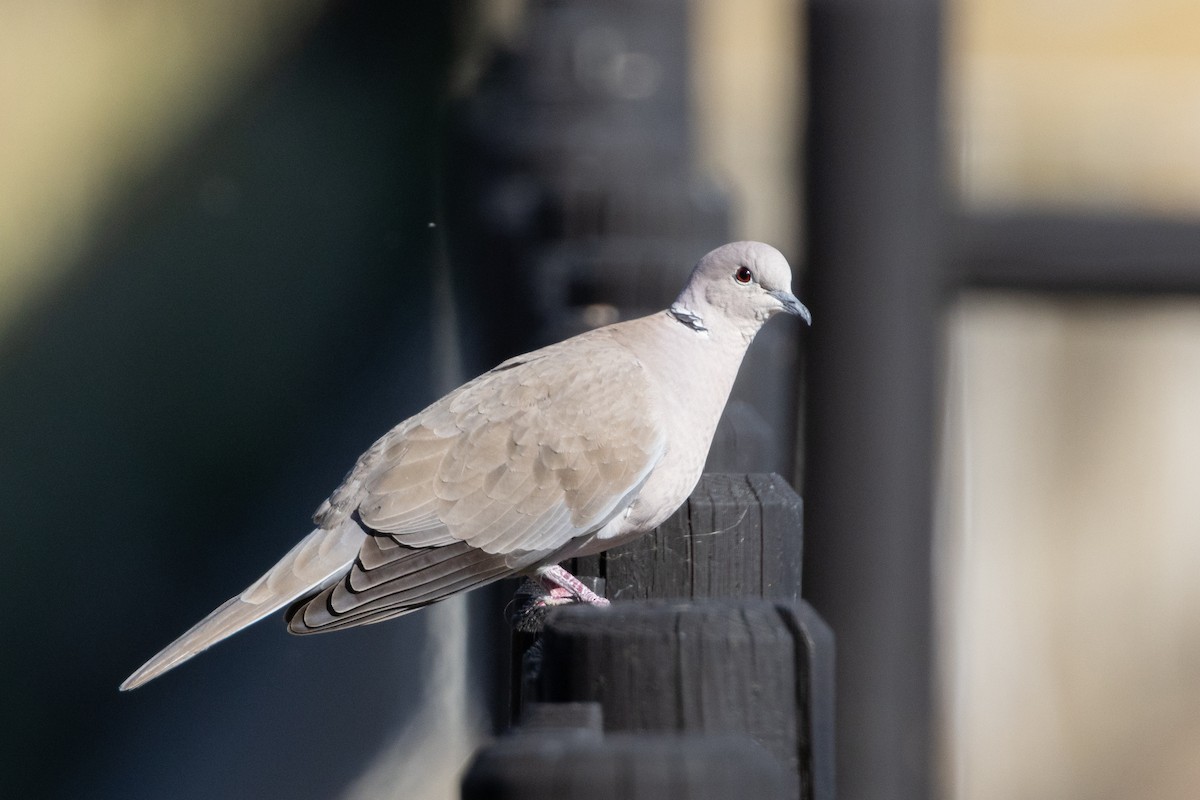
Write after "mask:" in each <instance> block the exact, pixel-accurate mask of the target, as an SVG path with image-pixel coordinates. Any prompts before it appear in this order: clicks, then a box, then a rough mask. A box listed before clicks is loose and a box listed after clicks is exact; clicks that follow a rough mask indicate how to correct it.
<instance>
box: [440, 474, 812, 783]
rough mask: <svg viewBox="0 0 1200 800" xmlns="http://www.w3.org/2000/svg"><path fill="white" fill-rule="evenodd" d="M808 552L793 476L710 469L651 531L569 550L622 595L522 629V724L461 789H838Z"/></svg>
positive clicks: (517, 705)
mask: <svg viewBox="0 0 1200 800" xmlns="http://www.w3.org/2000/svg"><path fill="white" fill-rule="evenodd" d="M802 552H803V535H802V527H801V503H800V498H799V497H798V496H797V495H796V493H795V492H794V491H793V490H792V489H791V487H790V486H788V485H787V483H786V482H785V481H784V480H783V479H782V478H780V477H779V476H777V475H716V474H710V475H705V476H704V478H703V479H702V480H701V482H700V485H699V486H698V487H697V488H696V491H695V492H694V493H693V494H692V496H691V498H690V499H689V500H688V502H687V503H686V504H685V505H684V506H683V507H682V508H681V509H680V510H679V511H678V512H677V513H676V514H675V515H674V516H673V517H672V518H671V519H670V520H669V521H668V522H667V523H665V524H664V525H663V526H661V527H660V528H659V529H658V530H656V531H655V532H653V533H652V534H649V535H647V536H645V537H643V538H641V539H639V540H637V541H635V542H632V543H630V544H628V545H625V546H623V547H620V548H617V549H615V550H611V551H609V552H607V553H604V554H601V555H600V556H596V557H593V558H589V559H580V560H578V561H576V562H575V563H574V564H573V565H568V566H573V567H574V569H575V570H576V573H577V574H578V575H580V576H581V577H586V578H588V579H590V580H591V581H592V582H593V584H594V585H595V586H596V587H597V589H598V590H599V589H600V588H602V589H603V590H604V592H605V594H606V596H608V597H609V599H611V600H613V601H614V602H613V605H612V607H611V608H607V609H599V608H593V607H590V606H568V607H563V608H559V609H556V610H554V611H552V612H551V613H550V614H549V616H548V618H547V620H546V622H545V624H544V626H543V627H542V629H541V631H540V632H539V633H537V634H531V633H528V632H523V633H522V632H518V633H515V634H514V662H513V663H514V680H513V684H512V685H513V706H512V709H513V721H514V723H515V727H514V734H513V735H511V736H508V737H504V738H502V739H501V740H500V741H498V742H497V743H495V744H493V745H491V746H490V747H487V748H485V749H483V750H482V751H481V752H480V753H479V754H478V755H477V757H476V759H475V761H474V763H473V764H472V766H471V768H470V769H469V771H468V773H467V775H466V777H465V778H464V781H463V798H464V800H483V799H484V798H506V797H514V798H515V797H521V798H539V797H550V796H552V795H553V796H556V797H563V796H570V797H574V798H594V799H595V800H617V799H618V798H640V797H647V798H648V797H654V798H663V799H664V800H670V798H675V797H687V798H719V797H720V798H732V797H754V798H788V799H789V800H831V799H832V798H833V796H834V775H833V770H834V760H833V736H834V732H833V690H834V687H833V670H834V653H833V634H832V632H831V631H830V629H829V627H828V626H827V625H825V623H824V622H823V621H822V620H821V619H820V617H818V616H817V614H816V613H815V612H814V611H813V609H812V608H811V607H810V606H809V605H808V604H807V603H805V602H804V601H803V600H801V599H800V574H801V565H802Z"/></svg>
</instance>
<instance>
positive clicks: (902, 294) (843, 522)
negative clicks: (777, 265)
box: [803, 0, 943, 800]
mask: <svg viewBox="0 0 1200 800" xmlns="http://www.w3.org/2000/svg"><path fill="white" fill-rule="evenodd" d="M808 30H809V49H808V58H809V65H808V66H809V81H810V83H809V93H810V94H809V96H810V110H809V117H808V159H807V170H808V175H807V195H808V197H807V204H806V208H807V214H808V231H809V269H808V280H809V287H808V292H807V294H806V299H808V300H810V301H811V307H812V308H813V310H814V312H815V313H814V325H813V328H812V333H811V337H810V339H809V344H810V349H809V354H808V380H807V385H808V397H807V415H806V426H807V446H808V452H807V457H806V461H807V463H808V464H809V465H811V466H810V468H809V469H807V470H806V475H805V491H804V492H803V495H804V498H805V509H806V511H807V513H808V516H807V519H806V522H805V530H806V534H807V536H808V541H807V543H806V544H807V545H808V547H809V551H808V553H807V554H806V555H807V556H810V557H806V558H805V575H804V585H805V587H806V595H807V597H808V599H809V600H810V602H811V603H812V604H813V605H814V606H815V607H816V609H817V610H818V611H819V612H820V613H821V614H822V615H823V616H825V618H826V619H827V620H828V621H829V623H830V625H831V626H832V627H833V629H834V630H835V631H836V632H837V636H838V650H839V653H838V668H837V684H838V693H837V703H838V709H839V711H838V719H837V727H838V735H837V752H838V793H839V796H841V797H844V798H853V800H876V799H877V798H903V799H904V800H908V799H909V798H911V800H917V799H918V798H919V799H920V800H926V798H929V797H930V796H931V794H932V792H933V780H932V778H931V739H932V711H931V707H932V691H931V666H932V655H931V627H932V625H931V620H932V608H931V568H930V547H931V524H932V499H931V495H932V477H933V475H932V463H933V438H934V419H935V416H934V410H935V403H936V394H935V385H934V381H935V373H936V365H937V355H938V340H937V333H936V331H937V325H936V314H937V310H938V300H939V297H940V292H941V281H942V272H943V266H942V265H943V260H942V247H941V242H940V239H941V236H942V224H943V223H942V217H943V213H942V207H941V206H942V200H943V198H942V195H941V191H940V189H941V180H940V165H941V158H940V146H939V129H940V121H939V116H938V107H939V66H940V65H939V53H940V49H941V41H940V6H939V4H938V3H937V2H935V0H812V2H811V3H810V4H809V28H808Z"/></svg>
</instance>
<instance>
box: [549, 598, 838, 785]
mask: <svg viewBox="0 0 1200 800" xmlns="http://www.w3.org/2000/svg"><path fill="white" fill-rule="evenodd" d="M542 645H543V656H542V665H541V674H540V676H539V687H538V690H539V695H540V697H541V699H542V700H544V701H549V702H551V703H556V702H574V703H580V702H597V703H599V704H600V705H601V706H602V708H603V716H604V727H605V730H607V731H610V732H613V731H620V732H656V733H662V732H672V731H675V732H680V733H692V734H695V733H705V734H716V733H740V734H747V735H749V736H750V737H751V738H753V739H754V740H755V741H756V742H758V743H759V744H760V745H761V746H762V747H763V748H764V749H766V751H767V752H768V753H770V754H771V755H772V756H774V757H775V759H776V760H777V761H778V763H779V764H781V765H782V766H783V767H784V769H785V771H786V772H787V774H788V775H789V776H790V777H789V781H788V784H789V790H788V792H787V795H786V796H788V797H790V798H792V800H831V798H832V797H833V794H832V788H833V780H832V778H833V776H832V775H831V774H830V771H831V769H832V766H833V763H832V756H833V753H832V743H831V742H830V741H829V738H830V734H831V726H832V719H831V718H830V716H829V713H830V712H831V711H832V708H831V698H832V694H833V661H834V658H833V633H832V632H831V631H830V630H829V628H828V626H826V625H825V623H824V622H822V621H821V619H820V618H819V617H817V615H816V614H815V613H813V611H812V609H811V608H809V607H808V606H807V605H806V604H805V603H802V602H796V603H782V602H777V603H773V602H770V601H767V600H761V599H757V598H754V599H743V600H704V601H694V602H688V603H685V602H679V601H670V600H647V601H641V602H637V603H616V604H614V605H613V606H612V607H611V608H608V609H597V608H592V607H588V606H574V607H566V608H561V609H557V610H555V611H554V613H553V614H551V616H550V620H549V622H548V623H547V624H546V629H545V632H544V634H543V638H542ZM738 796H752V795H741V794H739V795H738Z"/></svg>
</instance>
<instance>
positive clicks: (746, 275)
mask: <svg viewBox="0 0 1200 800" xmlns="http://www.w3.org/2000/svg"><path fill="white" fill-rule="evenodd" d="M733 279H734V280H736V281H737V282H738V283H749V282H750V281H752V280H754V273H753V272H751V271H750V268H749V267H738V269H737V272H735V273H733Z"/></svg>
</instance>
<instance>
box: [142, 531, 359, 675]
mask: <svg viewBox="0 0 1200 800" xmlns="http://www.w3.org/2000/svg"><path fill="white" fill-rule="evenodd" d="M365 538H366V534H364V533H363V531H362V529H361V528H359V527H358V525H356V524H355V523H354V522H353V521H352V520H346V521H345V522H344V523H343V524H342V525H340V526H339V527H337V528H335V529H333V530H323V529H321V528H318V529H316V530H315V531H313V532H312V533H310V534H309V535H308V536H305V537H304V538H303V539H302V540H300V543H299V544H297V545H296V546H295V547H293V548H292V549H291V551H290V552H289V553H288V554H287V555H286V556H284V557H283V558H282V559H280V560H279V563H278V564H276V565H275V566H273V567H271V569H270V570H269V571H268V572H267V574H265V575H263V576H262V577H261V578H259V579H258V580H257V581H255V582H254V583H253V584H252V585H251V586H250V587H249V588H247V589H246V591H244V592H242V593H241V594H240V595H238V596H237V597H231V598H230V599H229V600H227V601H226V602H225V603H224V604H223V605H221V606H220V607H219V608H217V609H216V610H215V611H213V612H212V613H211V614H209V615H208V616H207V617H205V618H204V619H202V620H200V621H199V622H197V623H196V624H195V625H193V626H192V628H191V629H190V630H189V631H188V632H187V633H185V634H183V636H180V637H179V638H178V639H176V640H175V641H174V642H171V644H169V645H167V646H166V647H165V648H163V649H162V651H161V652H159V654H158V655H156V656H154V658H152V659H150V660H149V661H147V662H146V663H145V664H143V665H142V666H141V667H140V668H139V669H138V670H137V671H136V672H134V673H133V674H132V675H130V676H129V677H128V678H126V679H125V682H124V683H122V684H121V691H123V692H124V691H128V690H130V689H136V688H137V687H139V686H141V685H142V684H143V683H145V682H146V681H149V680H152V679H154V678H157V677H158V676H159V675H162V674H163V673H164V672H166V671H167V670H170V669H174V668H175V667H177V666H179V665H180V664H182V663H183V662H185V661H187V660H188V659H189V658H191V657H192V656H194V655H196V654H197V653H201V652H203V651H205V650H207V649H208V648H210V647H212V646H213V645H214V644H216V643H217V642H219V641H221V640H222V639H224V638H226V637H229V636H232V635H233V634H235V633H237V632H238V631H240V630H241V629H242V628H245V627H247V626H249V625H253V624H254V623H255V622H258V621H259V620H260V619H262V618H263V617H265V616H267V615H269V614H272V613H274V612H276V611H278V610H279V609H281V608H283V607H284V606H286V605H288V604H289V603H292V602H293V601H295V600H299V599H300V598H302V597H304V596H305V595H308V594H313V593H315V592H318V591H320V590H321V589H324V588H325V587H326V586H328V585H330V583H331V582H333V581H335V580H337V578H339V577H340V576H341V575H342V574H344V573H345V571H346V570H347V569H348V568H349V567H350V565H351V564H353V563H354V558H355V556H357V554H358V550H359V548H360V547H361V546H362V543H363V541H364V539H365Z"/></svg>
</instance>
